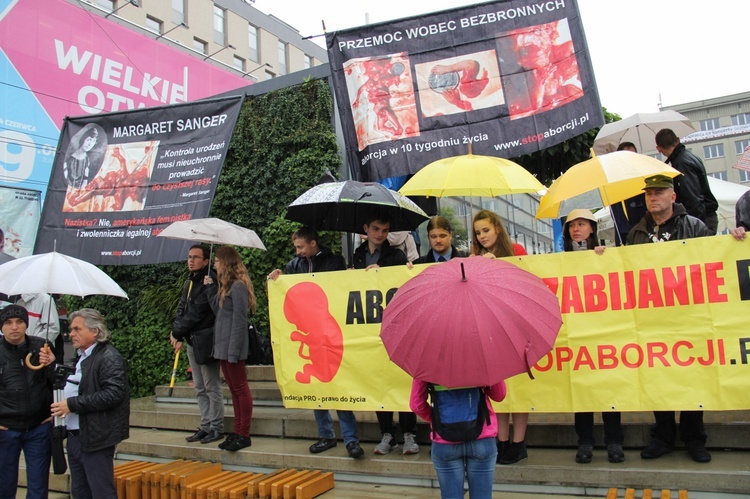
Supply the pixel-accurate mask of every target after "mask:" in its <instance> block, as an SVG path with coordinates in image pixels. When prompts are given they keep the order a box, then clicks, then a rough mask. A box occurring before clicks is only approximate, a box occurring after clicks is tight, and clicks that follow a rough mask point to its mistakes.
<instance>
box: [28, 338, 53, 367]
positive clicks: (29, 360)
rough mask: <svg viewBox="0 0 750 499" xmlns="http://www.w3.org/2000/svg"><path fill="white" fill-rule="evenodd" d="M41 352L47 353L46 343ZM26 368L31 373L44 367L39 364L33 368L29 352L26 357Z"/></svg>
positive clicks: (47, 346)
mask: <svg viewBox="0 0 750 499" xmlns="http://www.w3.org/2000/svg"><path fill="white" fill-rule="evenodd" d="M42 349H43V350H46V351H48V352H49V345H48V344H47V343H45V344H44V346H43V347H42ZM26 367H28V368H29V369H31V370H32V371H38V370H39V369H43V368H44V367H45V366H44V364H39V365H38V366H35V365H34V364H32V363H31V352H29V354H28V355H26Z"/></svg>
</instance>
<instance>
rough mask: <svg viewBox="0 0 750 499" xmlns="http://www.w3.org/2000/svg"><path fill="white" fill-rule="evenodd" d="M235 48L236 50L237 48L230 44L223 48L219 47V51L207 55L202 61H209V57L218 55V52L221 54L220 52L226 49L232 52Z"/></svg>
mask: <svg viewBox="0 0 750 499" xmlns="http://www.w3.org/2000/svg"><path fill="white" fill-rule="evenodd" d="M236 48H237V47H235V46H234V45H232V44H231V43H228V44H226V45H224V46H223V47H221V48H220V49H219V50H217V51H216V52H214V53H213V54H208V55H207V56H206V57H204V58H203V60H204V61H205V60H206V59H210V58H211V57H213V56H215V55H216V54H218V53H219V52H221V51H222V50H226V49H232V50H234V49H236Z"/></svg>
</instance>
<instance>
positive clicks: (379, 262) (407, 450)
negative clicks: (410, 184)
mask: <svg viewBox="0 0 750 499" xmlns="http://www.w3.org/2000/svg"><path fill="white" fill-rule="evenodd" d="M362 229H363V232H364V234H365V236H366V237H367V240H366V241H364V242H363V243H362V244H360V245H359V247H358V248H357V249H356V250H354V256H353V262H352V266H353V267H354V268H355V269H365V270H370V269H375V268H378V267H392V266H396V265H405V264H406V255H404V252H403V251H401V250H400V249H396V248H393V247H392V246H391V245H390V244H389V243H388V233H389V232H390V229H391V221H390V219H389V218H388V217H387V216H386V215H384V214H383V215H379V216H372V217H370V218H369V219H368V220H367V221H366V222H365V224H364V225H363V227H362ZM376 414H377V416H378V424H379V425H380V433H381V435H382V439H381V440H380V443H379V444H378V445H377V446H375V451H374V452H375V454H378V455H381V456H382V455H385V454H388V453H389V452H391V450H393V449H395V448H396V447H398V444H397V443H396V439H395V437H394V436H393V435H394V434H395V433H396V425H394V424H393V412H392V411H387V412H386V411H377V412H376ZM398 425H399V426H400V427H401V431H402V432H403V434H404V446H403V448H402V450H401V451H402V453H403V454H417V453H418V452H419V445H418V444H417V442H416V441H415V438H416V432H417V415H416V414H414V413H413V412H399V413H398Z"/></svg>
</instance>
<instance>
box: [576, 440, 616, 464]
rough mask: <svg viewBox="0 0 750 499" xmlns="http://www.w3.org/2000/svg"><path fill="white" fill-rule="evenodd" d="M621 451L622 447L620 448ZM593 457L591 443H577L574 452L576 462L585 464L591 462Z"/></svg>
mask: <svg viewBox="0 0 750 499" xmlns="http://www.w3.org/2000/svg"><path fill="white" fill-rule="evenodd" d="M620 451H622V449H620ZM593 457H594V446H593V445H591V444H579V445H578V452H576V462H577V463H581V464H587V463H590V462H591V459H592V458H593Z"/></svg>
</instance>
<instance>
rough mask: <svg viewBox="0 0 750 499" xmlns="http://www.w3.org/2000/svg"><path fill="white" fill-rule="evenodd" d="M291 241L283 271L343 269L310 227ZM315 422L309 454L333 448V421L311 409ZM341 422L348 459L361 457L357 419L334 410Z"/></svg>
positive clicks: (278, 272)
mask: <svg viewBox="0 0 750 499" xmlns="http://www.w3.org/2000/svg"><path fill="white" fill-rule="evenodd" d="M292 244H293V245H294V249H295V251H296V252H297V256H295V257H294V258H293V259H291V260H290V261H289V263H287V264H286V267H284V272H283V273H284V274H308V273H312V272H331V271H335V270H346V261H345V260H344V257H343V256H342V255H339V254H334V253H332V252H331V250H330V249H328V248H326V247H325V246H323V245H322V244H320V243H319V242H318V234H317V232H315V230H313V229H312V228H310V227H302V228H300V229H299V230H297V231H296V232H295V233H294V234H292ZM281 274H282V272H281V269H275V270H273V271H272V272H271V273H270V274H268V279H271V280H276V279H278V278H279V276H280V275H281ZM313 414H314V415H315V422H316V423H317V425H318V441H317V442H315V443H314V444H312V445H311V446H310V449H309V450H310V452H311V453H312V454H318V453H320V452H324V451H327V450H328V449H331V448H333V447H336V445H337V443H336V434H335V433H334V431H333V420H332V419H331V413H330V412H329V411H328V410H327V409H315V410H314V411H313ZM336 414H337V415H338V417H339V424H340V425H341V437H342V438H343V439H344V445H345V446H346V451H347V453H348V454H349V457H351V458H354V459H356V458H359V457H362V456H363V455H364V454H365V452H364V450H362V447H361V446H360V445H359V437H358V436H357V419H356V418H355V417H354V413H353V412H352V411H343V410H342V411H338V410H337V411H336Z"/></svg>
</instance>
